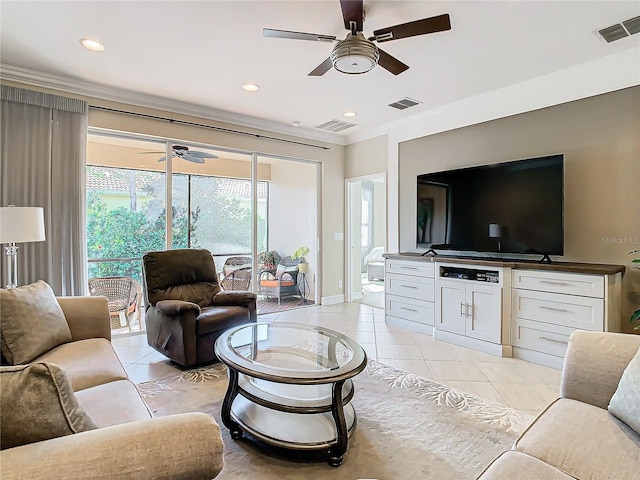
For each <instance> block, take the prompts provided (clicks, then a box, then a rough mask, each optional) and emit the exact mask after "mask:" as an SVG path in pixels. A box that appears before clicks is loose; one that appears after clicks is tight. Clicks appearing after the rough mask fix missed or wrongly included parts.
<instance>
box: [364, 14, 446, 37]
mask: <svg viewBox="0 0 640 480" xmlns="http://www.w3.org/2000/svg"><path fill="white" fill-rule="evenodd" d="M445 30H451V21H450V19H449V14H448V13H445V14H444V15H438V16H437V17H430V18H423V19H422V20H415V21H413V22H408V23H402V24H400V25H395V26H393V27H387V28H381V29H380V30H374V32H373V38H371V39H370V40H375V41H377V42H378V43H382V42H388V41H390V40H398V39H399V38H407V37H415V36H416V35H425V34H427V33H435V32H443V31H445Z"/></svg>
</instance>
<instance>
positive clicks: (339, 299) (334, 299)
mask: <svg viewBox="0 0 640 480" xmlns="http://www.w3.org/2000/svg"><path fill="white" fill-rule="evenodd" d="M337 303H344V294H342V295H331V296H330V297H322V298H321V299H320V304H321V305H335V304H337Z"/></svg>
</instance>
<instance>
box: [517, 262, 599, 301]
mask: <svg viewBox="0 0 640 480" xmlns="http://www.w3.org/2000/svg"><path fill="white" fill-rule="evenodd" d="M511 286H512V288H524V289H527V290H538V291H541V292H551V293H563V294H568V295H581V296H584V297H595V298H604V288H605V285H604V277H603V276H602V275H582V274H579V273H559V272H543V271H539V270H517V269H514V270H512V273H511Z"/></svg>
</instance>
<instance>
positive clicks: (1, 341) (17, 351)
mask: <svg viewBox="0 0 640 480" xmlns="http://www.w3.org/2000/svg"><path fill="white" fill-rule="evenodd" d="M0 317H1V318H2V323H1V324H0V334H1V335H0V347H1V348H2V355H3V356H4V358H5V359H6V360H7V362H9V363H10V364H12V365H18V364H22V363H28V362H30V361H32V360H33V359H35V358H36V357H38V356H40V355H42V354H43V353H45V352H48V351H49V350H51V349H52V348H54V347H57V346H58V345H62V344H63V343H67V342H70V341H71V332H70V331H69V325H68V324H67V319H66V318H65V316H64V313H63V312H62V309H61V308H60V305H59V304H58V301H57V300H56V296H55V294H54V293H53V290H52V289H51V287H50V286H49V285H47V284H46V283H45V282H43V281H42V280H39V281H37V282H36V283H32V284H31V285H25V286H23V287H18V288H12V289H7V290H5V289H1V290H0Z"/></svg>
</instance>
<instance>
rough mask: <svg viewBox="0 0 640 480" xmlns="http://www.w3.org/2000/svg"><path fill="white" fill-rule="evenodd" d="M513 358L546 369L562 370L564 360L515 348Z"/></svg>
mask: <svg viewBox="0 0 640 480" xmlns="http://www.w3.org/2000/svg"><path fill="white" fill-rule="evenodd" d="M513 356H514V357H515V358H519V359H520V360H525V361H527V362H532V363H537V364H538V365H544V366H545V367H550V368H555V369H557V370H562V365H563V363H564V358H562V357H556V356H555V355H547V354H545V353H541V352H535V351H533V350H528V349H526V348H519V347H513Z"/></svg>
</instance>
